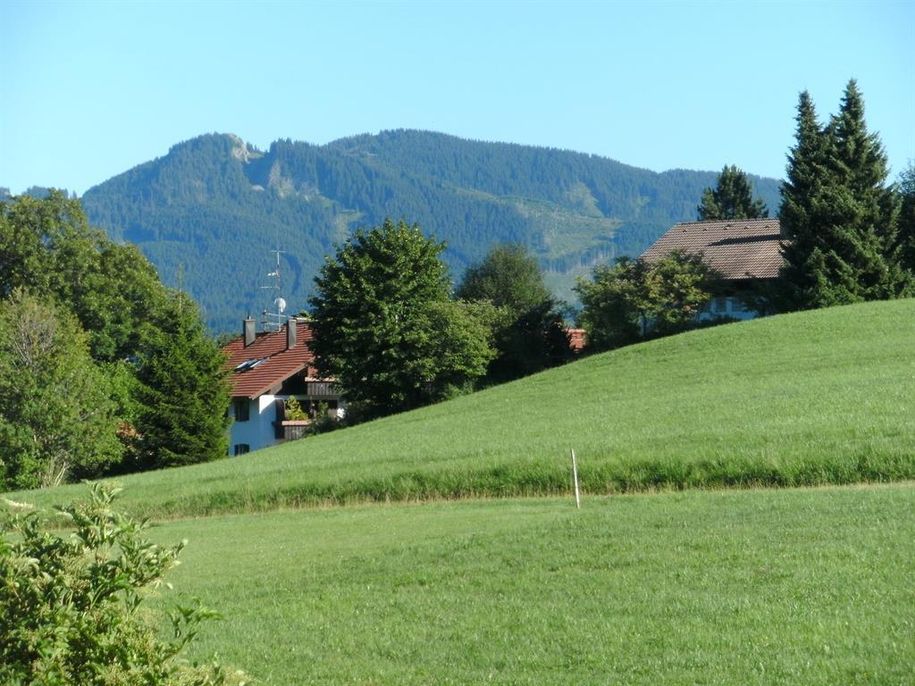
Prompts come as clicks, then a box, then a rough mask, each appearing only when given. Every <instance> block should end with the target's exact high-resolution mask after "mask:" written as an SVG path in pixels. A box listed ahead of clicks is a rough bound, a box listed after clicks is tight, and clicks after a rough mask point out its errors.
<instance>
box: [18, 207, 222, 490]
mask: <svg viewBox="0 0 915 686" xmlns="http://www.w3.org/2000/svg"><path fill="white" fill-rule="evenodd" d="M227 406H228V390H227V383H226V380H225V374H224V371H223V370H222V356H221V353H220V350H219V348H218V347H217V346H216V344H215V343H214V342H213V341H212V340H211V339H210V338H209V337H208V336H207V334H206V330H205V328H204V326H203V322H202V320H201V317H200V313H199V311H198V309H197V306H196V305H195V304H194V303H193V301H191V300H190V298H188V297H187V296H186V295H184V294H183V293H180V292H178V291H174V290H171V289H168V288H166V287H165V286H163V285H162V283H161V281H160V280H159V278H158V276H157V274H156V271H155V269H154V268H153V267H152V265H151V264H150V263H149V262H148V261H147V260H146V258H144V257H143V256H142V255H141V254H140V252H139V251H138V250H137V249H136V248H135V247H133V246H130V245H120V244H115V243H113V242H112V241H110V240H108V239H107V238H106V237H105V235H104V233H102V232H101V231H100V230H98V229H94V228H92V227H90V226H89V224H88V222H87V220H86V216H85V214H84V213H83V210H82V207H81V205H80V203H79V201H78V200H76V199H71V198H67V197H66V195H64V194H63V193H60V192H57V191H54V192H51V193H50V194H48V195H47V197H45V198H33V197H29V196H19V197H16V198H11V199H9V200H7V201H3V202H0V488H2V489H3V490H9V489H19V488H34V487H37V486H48V485H54V484H57V483H61V482H62V481H66V480H72V479H79V478H89V477H96V476H100V475H103V474H111V473H117V472H124V471H138V470H143V469H153V468H158V467H166V466H172V465H180V464H188V463H191V462H200V461H206V460H212V459H216V458H218V457H222V456H223V455H225V454H226V450H227V437H226V428H227V424H226V421H227V420H226V418H225V409H226V407H227Z"/></svg>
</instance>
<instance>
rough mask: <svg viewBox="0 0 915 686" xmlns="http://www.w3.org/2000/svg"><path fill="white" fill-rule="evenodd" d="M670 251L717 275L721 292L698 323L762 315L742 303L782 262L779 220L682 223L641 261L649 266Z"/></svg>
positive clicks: (775, 274) (762, 286)
mask: <svg viewBox="0 0 915 686" xmlns="http://www.w3.org/2000/svg"><path fill="white" fill-rule="evenodd" d="M674 250H683V251H685V252H687V253H689V254H692V255H701V256H702V260H703V262H705V263H706V264H707V265H708V266H710V267H711V268H712V269H714V270H715V271H717V272H718V273H719V274H720V275H721V278H722V282H723V284H722V291H721V293H720V294H718V295H717V296H716V297H715V298H713V299H712V301H711V302H710V303H709V305H708V306H707V307H706V309H705V310H704V311H703V312H702V313H701V314H700V315H699V320H700V321H705V320H710V319H716V318H721V317H727V318H730V319H753V318H754V317H758V316H760V315H761V314H763V312H761V311H760V310H759V309H753V308H749V307H747V305H746V300H747V298H748V297H750V296H753V295H758V294H759V293H760V292H761V291H762V290H764V289H765V287H766V285H767V284H772V283H774V281H775V280H776V279H777V278H778V272H779V269H780V268H781V266H782V262H783V258H782V254H781V229H780V227H779V223H778V219H731V220H725V221H703V222H683V223H680V224H677V225H676V226H674V227H673V228H671V229H670V230H668V231H667V233H665V234H664V235H663V236H661V237H660V238H659V239H658V240H657V241H655V242H654V244H653V245H652V246H651V247H650V248H648V250H646V251H645V252H643V253H642V259H644V260H645V261H647V262H653V261H656V260H659V259H661V258H662V257H664V256H665V255H668V254H670V253H671V252H672V251H674Z"/></svg>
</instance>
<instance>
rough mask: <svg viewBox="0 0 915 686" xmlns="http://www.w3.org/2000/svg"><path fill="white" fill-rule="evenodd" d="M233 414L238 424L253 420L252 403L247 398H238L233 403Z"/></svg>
mask: <svg viewBox="0 0 915 686" xmlns="http://www.w3.org/2000/svg"><path fill="white" fill-rule="evenodd" d="M232 414H234V415H235V421H236V422H246V421H248V420H249V419H250V418H251V410H250V403H249V402H248V399H247V398H238V399H236V400H233V401H232Z"/></svg>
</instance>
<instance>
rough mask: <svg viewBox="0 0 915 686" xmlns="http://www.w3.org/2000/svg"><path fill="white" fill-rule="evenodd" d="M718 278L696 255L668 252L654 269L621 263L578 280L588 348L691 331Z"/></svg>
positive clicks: (634, 262)
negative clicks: (588, 278) (585, 278)
mask: <svg viewBox="0 0 915 686" xmlns="http://www.w3.org/2000/svg"><path fill="white" fill-rule="evenodd" d="M717 281H718V275H717V274H716V273H715V272H714V271H712V270H711V269H710V268H709V267H708V266H706V265H705V263H704V262H702V258H701V257H699V256H697V255H689V254H686V253H684V252H682V251H674V252H672V253H670V255H668V256H666V257H664V258H663V259H660V260H658V261H657V262H654V263H648V262H646V261H645V260H642V259H638V260H632V259H629V258H625V257H624V258H621V259H619V260H617V262H616V264H615V265H613V266H612V267H610V266H602V267H598V268H596V269H595V270H594V275H593V277H592V279H591V280H590V281H587V280H584V279H582V280H579V282H578V286H577V287H576V290H577V291H578V294H579V296H580V298H581V302H582V312H581V324H582V326H583V327H584V328H585V330H586V331H587V333H588V346H589V347H590V348H592V349H594V350H607V349H610V348H617V347H619V346H622V345H628V344H630V343H634V342H636V341H638V340H640V339H643V338H649V337H656V336H666V335H670V334H673V333H678V332H680V331H684V330H686V329H688V328H691V327H693V326H695V324H696V317H697V315H698V314H699V312H700V310H701V309H702V307H703V306H704V305H705V304H706V303H707V302H708V301H709V299H710V298H711V296H712V293H713V292H714V290H715V287H716V284H717Z"/></svg>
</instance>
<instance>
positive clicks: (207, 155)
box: [83, 131, 777, 331]
mask: <svg viewBox="0 0 915 686" xmlns="http://www.w3.org/2000/svg"><path fill="white" fill-rule="evenodd" d="M714 179H715V175H714V174H712V173H710V172H693V171H685V170H674V171H669V172H664V173H661V174H657V173H654V172H651V171H647V170H643V169H636V168H633V167H628V166H626V165H623V164H620V163H618V162H614V161H613V160H609V159H605V158H599V157H597V156H593V155H586V154H580V153H573V152H567V151H560V150H551V149H542V148H532V147H527V146H521V145H507V144H501V143H499V144H497V143H481V142H477V141H466V140H461V139H459V138H454V137H452V136H445V135H441V134H435V133H429V132H422V131H388V132H383V133H381V134H379V135H377V136H357V137H354V138H347V139H343V140H339V141H336V142H333V143H330V144H328V145H325V146H314V145H309V144H306V143H293V142H292V141H289V140H280V141H276V142H275V143H273V144H271V146H270V149H269V150H267V151H264V152H261V151H258V150H254V149H251V148H250V147H246V146H245V145H244V143H242V142H241V141H240V140H239V139H238V138H236V137H234V136H227V135H207V136H201V137H199V138H195V139H193V140H191V141H187V142H184V143H181V144H179V145H175V146H174V147H172V149H171V150H170V151H169V153H168V155H166V156H164V157H163V158H161V159H158V160H155V161H153V162H149V163H147V164H144V165H141V166H139V167H136V168H134V169H132V170H130V171H128V172H126V173H124V174H121V175H119V176H117V177H115V178H113V179H111V180H109V181H107V182H105V183H104V184H101V185H100V186H97V187H95V188H93V189H90V190H89V191H88V192H87V193H86V194H85V196H84V198H83V201H84V204H85V207H86V211H87V213H88V215H89V218H90V219H91V221H92V222H93V223H94V224H96V225H99V226H103V227H105V228H106V229H107V230H108V231H109V232H110V234H111V236H112V237H114V238H116V239H126V240H129V241H131V242H133V243H136V244H137V245H138V246H140V248H141V249H142V250H143V252H144V253H145V254H146V255H147V257H149V259H150V261H151V262H152V263H153V264H155V265H156V268H157V269H158V271H159V274H160V275H161V276H162V278H163V280H164V281H165V282H166V283H168V284H170V285H179V272H180V271H181V268H182V266H183V274H184V276H183V277H182V279H183V281H182V284H181V285H183V287H185V288H186V289H187V290H188V292H190V293H191V294H192V295H193V296H194V298H195V299H196V300H197V301H198V302H200V303H201V304H202V306H203V309H204V313H205V317H206V320H207V322H208V324H209V325H210V326H211V327H212V328H214V329H215V330H217V331H234V330H235V329H236V328H237V326H238V319H239V318H240V317H241V316H244V314H245V313H246V312H254V313H256V312H259V311H260V310H261V309H263V307H264V306H266V305H267V302H266V301H265V292H264V291H263V290H260V289H259V287H260V286H262V285H265V281H266V279H265V274H267V273H268V272H270V271H272V264H271V256H270V254H269V252H268V251H269V250H270V249H272V248H274V247H276V244H277V243H279V244H280V248H282V249H284V250H287V251H288V252H287V254H285V255H283V257H282V260H283V261H282V265H281V267H282V271H283V291H284V296H285V297H286V298H287V300H288V301H289V303H290V306H291V307H292V308H293V309H294V310H298V309H300V308H301V307H302V305H303V304H304V302H305V300H306V299H307V297H308V296H309V295H311V293H312V292H313V290H312V277H313V276H314V275H315V274H317V272H318V270H319V269H320V267H321V265H322V263H323V259H324V256H325V255H326V254H328V253H330V252H332V251H333V249H334V245H335V243H339V242H340V241H342V240H345V239H346V238H347V236H348V235H349V234H350V232H351V229H352V228H353V227H355V226H357V225H358V226H377V225H379V224H381V223H382V222H383V221H384V218H385V217H389V216H390V217H411V218H413V219H415V220H416V221H418V222H419V223H420V225H421V226H423V228H424V229H425V230H426V231H427V232H428V233H429V234H430V235H435V236H438V237H440V238H441V239H444V240H446V241H447V244H448V247H447V249H446V250H445V251H444V252H443V254H442V257H443V259H444V260H445V262H446V264H447V265H448V266H449V268H450V270H451V274H452V275H453V276H456V275H460V274H461V273H462V272H463V271H464V269H466V268H467V267H468V266H469V265H470V264H473V263H474V262H478V261H480V260H482V259H483V257H484V256H485V254H486V252H487V251H488V249H489V248H490V247H491V246H492V245H494V244H499V243H518V244H521V245H525V246H527V247H528V248H529V249H530V250H532V252H533V253H534V255H535V256H536V258H537V260H538V261H539V262H540V264H541V266H543V267H544V268H545V269H546V268H548V269H550V270H552V271H558V272H560V273H562V274H563V278H564V279H565V280H566V281H567V282H568V283H569V284H571V282H572V280H573V278H574V276H573V275H574V273H575V272H576V271H579V270H581V268H582V265H591V264H595V263H596V262H597V261H598V260H604V259H607V257H608V256H617V255H622V254H629V255H637V254H639V253H640V252H641V251H642V250H644V249H645V248H646V247H647V246H648V245H650V244H651V243H652V242H653V241H654V240H655V239H656V238H657V237H658V236H659V235H660V234H661V233H663V232H664V231H665V230H666V229H668V228H669V227H670V225H671V224H673V223H675V222H677V221H683V220H688V219H689V218H690V217H692V216H693V213H694V211H695V199H696V198H697V197H698V196H699V195H700V194H701V193H702V189H703V188H705V187H706V186H708V185H710V184H711V183H713V182H714ZM753 183H755V184H756V186H757V188H758V191H759V193H760V194H761V195H762V197H763V198H765V199H766V200H767V201H768V202H770V204H771V202H774V199H775V198H776V197H777V184H776V182H775V181H774V180H767V179H756V178H754V179H753ZM225 265H232V269H227V268H226V266H225Z"/></svg>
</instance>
